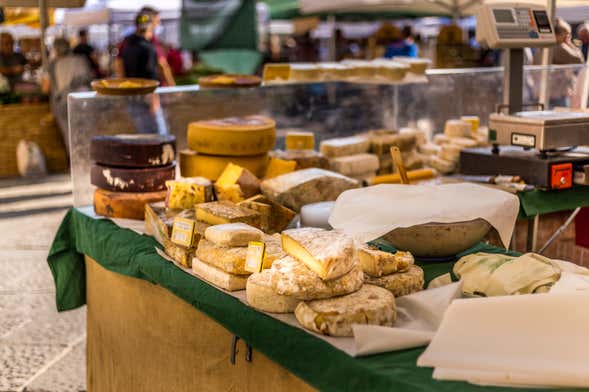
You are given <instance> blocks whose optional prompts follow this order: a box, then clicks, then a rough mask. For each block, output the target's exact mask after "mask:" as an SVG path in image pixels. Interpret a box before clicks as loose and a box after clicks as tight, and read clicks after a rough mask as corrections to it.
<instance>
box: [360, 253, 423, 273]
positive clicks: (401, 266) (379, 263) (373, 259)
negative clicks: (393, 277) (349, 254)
mask: <svg viewBox="0 0 589 392" xmlns="http://www.w3.org/2000/svg"><path fill="white" fill-rule="evenodd" d="M357 252H358V259H359V260H360V264H361V265H362V270H363V271H364V272H365V273H367V274H368V275H370V276H377V277H378V276H383V275H390V274H393V273H395V272H402V271H406V270H407V269H408V268H409V267H410V266H411V265H413V263H414V259H413V255H412V254H411V253H409V252H401V251H398V252H397V253H395V254H393V253H389V252H384V251H382V250H379V249H378V248H374V247H371V246H368V245H362V246H361V247H359V248H358V250H357Z"/></svg>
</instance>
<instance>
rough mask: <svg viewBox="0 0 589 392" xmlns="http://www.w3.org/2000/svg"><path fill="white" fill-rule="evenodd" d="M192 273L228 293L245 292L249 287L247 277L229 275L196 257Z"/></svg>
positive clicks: (193, 261)
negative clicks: (247, 286)
mask: <svg viewBox="0 0 589 392" xmlns="http://www.w3.org/2000/svg"><path fill="white" fill-rule="evenodd" d="M192 272H194V274H195V275H196V276H198V277H199V278H201V279H204V280H205V281H207V282H209V283H212V284H214V285H215V286H218V287H220V288H222V289H224V290H227V291H237V290H244V289H245V287H246V285H247V276H239V275H233V274H229V273H227V272H225V271H222V270H220V269H218V268H215V267H213V266H212V265H209V264H207V263H204V262H202V261H201V260H199V259H198V258H196V257H195V258H194V259H193V260H192Z"/></svg>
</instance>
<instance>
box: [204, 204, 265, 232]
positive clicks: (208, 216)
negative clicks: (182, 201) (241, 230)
mask: <svg viewBox="0 0 589 392" xmlns="http://www.w3.org/2000/svg"><path fill="white" fill-rule="evenodd" d="M195 211H196V219H197V220H199V221H201V222H205V223H208V224H210V225H220V224H223V223H236V222H243V223H247V224H248V225H252V226H254V227H259V226H260V214H259V213H257V212H256V211H253V210H250V209H249V208H246V207H243V206H239V205H236V204H235V203H232V202H230V201H212V202H209V203H202V204H197V205H196V206H195Z"/></svg>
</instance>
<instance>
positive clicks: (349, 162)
mask: <svg viewBox="0 0 589 392" xmlns="http://www.w3.org/2000/svg"><path fill="white" fill-rule="evenodd" d="M329 165H330V167H331V170H333V171H335V172H338V173H340V174H343V175H344V176H349V177H355V176H360V175H362V174H366V173H371V172H372V173H374V172H376V170H378V168H379V160H378V157H377V156H376V155H374V154H366V153H364V154H356V155H348V156H345V157H337V158H331V159H330V160H329Z"/></svg>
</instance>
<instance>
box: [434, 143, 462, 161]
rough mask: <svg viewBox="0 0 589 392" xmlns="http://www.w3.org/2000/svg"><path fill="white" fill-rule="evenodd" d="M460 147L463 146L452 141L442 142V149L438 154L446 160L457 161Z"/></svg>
mask: <svg viewBox="0 0 589 392" xmlns="http://www.w3.org/2000/svg"><path fill="white" fill-rule="evenodd" d="M462 148H463V147H461V146H459V145H456V144H452V143H448V144H442V149H441V150H440V152H439V153H438V156H439V157H440V158H441V159H444V160H446V161H451V162H458V161H459V160H460V151H462Z"/></svg>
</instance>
